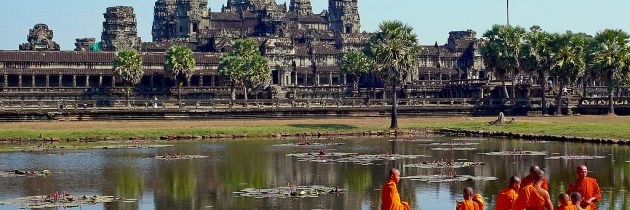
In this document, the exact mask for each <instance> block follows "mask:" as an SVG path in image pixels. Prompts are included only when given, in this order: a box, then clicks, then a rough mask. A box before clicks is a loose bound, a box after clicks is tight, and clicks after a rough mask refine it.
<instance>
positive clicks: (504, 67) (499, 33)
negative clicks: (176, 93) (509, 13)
mask: <svg viewBox="0 0 630 210" xmlns="http://www.w3.org/2000/svg"><path fill="white" fill-rule="evenodd" d="M525 33H526V31H525V29H524V28H522V27H518V26H515V27H514V26H510V25H494V26H492V29H490V30H489V31H487V32H485V33H484V34H483V37H484V38H485V39H486V43H485V44H484V46H483V47H481V49H480V51H481V55H482V57H483V59H484V64H485V66H486V68H487V70H488V71H490V72H493V73H494V75H495V76H496V77H497V78H499V79H500V80H501V83H502V85H503V93H504V96H505V98H510V95H509V93H508V90H507V86H506V85H505V80H506V79H507V77H508V76H511V77H512V96H513V97H516V84H515V80H516V75H518V73H519V72H520V69H521V68H520V67H521V66H520V64H519V56H520V50H521V46H522V43H523V41H522V39H523V37H524V36H525Z"/></svg>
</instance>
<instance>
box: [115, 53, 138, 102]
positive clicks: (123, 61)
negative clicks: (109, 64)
mask: <svg viewBox="0 0 630 210" xmlns="http://www.w3.org/2000/svg"><path fill="white" fill-rule="evenodd" d="M113 70H114V77H116V79H117V80H118V81H120V82H122V83H123V84H124V86H125V90H126V92H127V97H126V99H127V106H131V104H130V103H129V92H130V91H131V89H132V87H134V86H136V85H137V84H138V83H140V80H141V79H142V75H144V71H143V69H142V56H141V55H139V54H138V53H137V52H136V51H134V50H131V49H124V50H121V51H118V52H116V54H115V58H114V64H113Z"/></svg>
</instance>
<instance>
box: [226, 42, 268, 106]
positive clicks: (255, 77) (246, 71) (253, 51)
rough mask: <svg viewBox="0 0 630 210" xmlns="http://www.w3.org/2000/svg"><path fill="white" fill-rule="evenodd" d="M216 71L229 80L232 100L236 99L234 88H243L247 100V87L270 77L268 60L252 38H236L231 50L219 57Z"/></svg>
mask: <svg viewBox="0 0 630 210" xmlns="http://www.w3.org/2000/svg"><path fill="white" fill-rule="evenodd" d="M218 72H219V75H222V76H224V77H226V78H227V79H228V81H229V82H230V88H231V95H232V96H231V97H232V100H236V88H239V87H242V88H243V93H244V95H245V99H246V100H247V95H248V94H247V89H248V88H256V87H259V86H262V85H264V84H267V82H268V81H269V79H271V71H270V70H269V61H268V60H267V58H265V57H264V56H262V55H261V53H260V49H259V45H258V43H257V42H256V41H255V40H253V39H239V40H236V41H235V42H234V44H233V45H232V51H230V52H229V53H228V54H226V55H224V56H223V57H222V58H221V61H220V62H219V70H218Z"/></svg>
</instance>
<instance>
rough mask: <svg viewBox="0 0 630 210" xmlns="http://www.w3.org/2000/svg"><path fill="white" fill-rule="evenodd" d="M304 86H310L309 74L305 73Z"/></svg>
mask: <svg viewBox="0 0 630 210" xmlns="http://www.w3.org/2000/svg"><path fill="white" fill-rule="evenodd" d="M304 86H308V73H304Z"/></svg>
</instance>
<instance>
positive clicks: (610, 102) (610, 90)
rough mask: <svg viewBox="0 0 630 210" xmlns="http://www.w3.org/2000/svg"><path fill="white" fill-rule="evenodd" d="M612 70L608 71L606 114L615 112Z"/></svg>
mask: <svg viewBox="0 0 630 210" xmlns="http://www.w3.org/2000/svg"><path fill="white" fill-rule="evenodd" d="M613 85H614V84H613V71H611V70H609V71H608V115H614V114H615V99H614V97H615V96H614V95H613V94H614V93H613V89H614V88H613Z"/></svg>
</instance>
